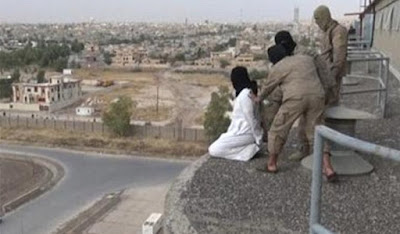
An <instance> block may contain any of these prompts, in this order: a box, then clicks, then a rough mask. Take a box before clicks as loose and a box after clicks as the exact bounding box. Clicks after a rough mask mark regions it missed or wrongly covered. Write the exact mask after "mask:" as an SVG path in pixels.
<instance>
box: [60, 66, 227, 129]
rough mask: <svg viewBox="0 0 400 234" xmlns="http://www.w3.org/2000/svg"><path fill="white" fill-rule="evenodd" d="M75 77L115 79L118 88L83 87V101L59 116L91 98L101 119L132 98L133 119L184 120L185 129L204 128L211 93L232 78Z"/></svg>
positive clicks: (82, 73)
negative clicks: (124, 99)
mask: <svg viewBox="0 0 400 234" xmlns="http://www.w3.org/2000/svg"><path fill="white" fill-rule="evenodd" d="M75 75H76V76H77V77H78V78H79V79H82V80H95V79H97V80H113V81H114V82H116V85H114V86H111V87H109V88H103V89H101V88H100V89H99V88H94V87H92V88H90V87H89V86H84V91H85V92H86V95H85V96H84V98H83V100H82V102H80V103H77V105H74V106H72V107H71V108H69V110H64V111H60V112H59V113H58V114H74V113H75V108H76V107H77V106H79V105H80V104H81V103H83V102H84V101H87V100H89V99H90V100H96V102H98V109H99V112H98V113H97V115H98V116H100V115H101V111H102V110H103V109H104V108H105V106H106V105H108V104H109V103H110V102H111V101H113V100H115V99H116V98H118V97H119V96H129V97H131V98H132V100H133V101H134V103H135V104H134V105H135V110H136V111H135V112H134V114H133V116H132V119H133V120H141V121H164V122H174V121H175V120H176V119H181V118H182V119H183V120H182V122H183V126H184V127H190V126H194V125H202V122H201V116H202V115H203V113H204V110H205V108H206V106H207V105H208V103H209V101H210V98H211V93H212V92H214V91H217V90H218V87H219V86H228V87H229V79H227V78H226V77H224V76H223V75H220V74H182V73H172V72H168V71H164V72H157V73H151V72H130V71H118V70H87V69H81V70H77V71H76V73H75ZM157 92H158V95H157ZM157 96H158V99H157ZM157 101H158V111H157Z"/></svg>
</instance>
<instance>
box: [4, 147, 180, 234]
mask: <svg viewBox="0 0 400 234" xmlns="http://www.w3.org/2000/svg"><path fill="white" fill-rule="evenodd" d="M0 153H19V154H24V155H26V154H29V155H30V156H39V155H40V156H43V157H47V158H51V159H55V160H57V161H58V162H59V163H60V164H61V165H62V166H63V167H64V169H65V176H64V178H63V179H62V180H61V181H60V182H59V183H58V184H57V185H56V186H55V187H54V188H53V189H52V190H50V191H48V192H47V193H45V194H44V195H42V196H41V197H39V198H37V199H35V200H33V201H31V202H29V203H27V204H25V205H24V206H22V207H20V208H19V209H17V210H16V211H14V212H11V213H9V214H7V215H6V216H5V217H4V222H3V223H2V224H1V225H0V234H23V233H30V234H35V233H38V234H39V233H40V234H42V233H51V232H52V231H54V230H55V229H56V228H57V227H58V226H59V225H60V224H62V223H64V222H65V221H67V220H68V219H70V218H71V217H72V216H73V215H76V214H77V213H79V212H80V211H82V210H83V209H84V208H85V207H87V206H88V205H90V204H91V203H92V202H93V201H95V200H96V199H98V198H100V197H101V196H102V195H104V194H105V193H109V192H113V191H117V190H121V189H123V188H132V187H133V188H135V187H137V188H139V187H146V186H155V185H159V184H163V183H166V182H170V181H171V180H172V179H173V178H174V177H176V176H177V175H178V174H179V173H180V171H181V170H182V169H183V168H184V167H185V166H186V165H188V162H183V161H172V160H161V159H146V158H141V157H133V156H131V157H124V156H111V155H105V154H95V153H85V152H78V151H69V150H65V149H48V148H39V147H25V146H24V147H23V146H14V145H8V144H7V145H5V144H0Z"/></svg>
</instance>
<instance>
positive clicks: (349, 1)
mask: <svg viewBox="0 0 400 234" xmlns="http://www.w3.org/2000/svg"><path fill="white" fill-rule="evenodd" d="M320 4H325V5H327V6H329V7H330V9H331V11H332V15H333V16H334V17H335V18H343V17H344V16H343V15H344V13H347V12H358V11H359V0H279V1H276V0H0V22H8V23H70V22H85V21H89V20H90V19H91V18H93V19H94V20H95V21H98V22H108V21H110V22H126V21H130V22H164V21H166V22H184V21H185V19H186V18H187V19H188V20H189V22H202V21H204V20H210V21H216V22H240V21H241V20H243V21H248V22H265V21H291V20H292V19H293V11H294V7H295V6H298V7H299V8H300V19H303V20H308V19H311V17H312V12H313V10H314V9H315V8H316V7H317V6H318V5H320Z"/></svg>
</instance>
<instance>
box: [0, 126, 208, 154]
mask: <svg viewBox="0 0 400 234" xmlns="http://www.w3.org/2000/svg"><path fill="white" fill-rule="evenodd" d="M0 140H3V141H12V142H22V143H29V144H33V145H41V146H55V147H68V148H73V149H79V150H89V151H101V152H109V153H124V154H133V153H141V154H145V155H148V156H161V157H184V156H189V157H193V156H195V157H198V156H201V155H204V154H205V153H206V152H207V144H206V143H204V142H180V141H175V140H166V139H154V138H146V139H138V138H135V137H126V138H119V137H114V136H106V135H104V136H103V135H99V134H89V133H81V132H69V131H55V130H48V129H34V128H3V127H2V129H1V131H0Z"/></svg>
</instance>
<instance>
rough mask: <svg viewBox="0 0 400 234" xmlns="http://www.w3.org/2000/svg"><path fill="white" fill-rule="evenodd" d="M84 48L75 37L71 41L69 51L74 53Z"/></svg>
mask: <svg viewBox="0 0 400 234" xmlns="http://www.w3.org/2000/svg"><path fill="white" fill-rule="evenodd" d="M84 48H85V45H84V44H83V43H80V42H78V40H77V39H75V40H74V41H73V42H72V43H71V51H72V52H75V53H79V52H81V51H82V50H83V49H84Z"/></svg>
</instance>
